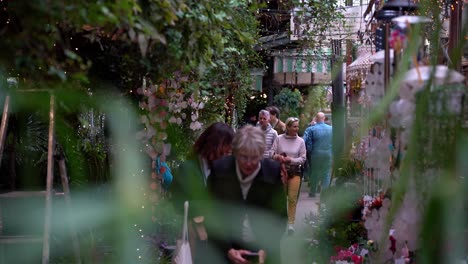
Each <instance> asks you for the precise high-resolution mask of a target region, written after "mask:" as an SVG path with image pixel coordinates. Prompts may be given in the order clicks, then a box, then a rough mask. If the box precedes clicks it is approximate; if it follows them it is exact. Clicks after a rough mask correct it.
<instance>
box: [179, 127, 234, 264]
mask: <svg viewBox="0 0 468 264" xmlns="http://www.w3.org/2000/svg"><path fill="white" fill-rule="evenodd" d="M233 138H234V130H233V129H232V128H231V127H230V126H229V125H227V124H226V123H222V122H216V123H213V124H212V125H210V126H209V127H208V128H206V129H205V131H203V132H202V133H201V134H200V136H199V137H198V138H197V140H196V141H195V144H194V145H193V148H192V151H191V153H190V154H189V156H188V159H187V160H186V161H184V162H183V163H182V164H181V165H180V166H179V168H177V169H176V170H174V175H175V177H174V180H173V186H172V188H171V189H172V194H173V195H172V200H173V205H174V207H175V208H176V209H180V210H182V209H183V204H184V201H189V203H190V210H189V238H190V247H191V250H192V257H193V261H194V263H195V264H196V263H206V262H205V259H204V257H205V255H206V251H207V242H206V240H207V237H206V234H204V233H203V232H204V231H205V230H204V229H202V228H203V221H204V215H205V206H206V205H205V203H206V200H207V199H208V192H207V190H206V185H207V180H208V178H209V176H210V174H211V170H212V166H213V162H214V161H215V160H217V159H219V158H221V157H223V156H226V155H230V154H231V152H232V147H231V144H232V140H233ZM180 213H183V212H182V211H180ZM197 231H198V232H197Z"/></svg>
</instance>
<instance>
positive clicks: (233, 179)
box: [206, 156, 287, 263]
mask: <svg viewBox="0 0 468 264" xmlns="http://www.w3.org/2000/svg"><path fill="white" fill-rule="evenodd" d="M207 187H208V191H209V193H210V194H212V199H213V200H212V203H209V206H211V209H212V211H211V213H212V214H211V215H210V217H207V219H206V221H207V228H208V233H209V236H210V241H211V242H214V243H215V244H216V247H217V248H218V249H219V250H220V252H221V253H222V254H224V257H225V256H226V254H227V252H228V250H229V249H230V248H235V249H241V248H242V249H249V250H257V249H264V250H266V253H267V256H268V257H267V263H279V262H280V256H279V252H280V248H279V247H280V240H281V237H282V235H283V233H284V230H285V226H286V222H287V220H286V219H287V207H286V195H285V191H284V186H283V184H282V182H281V175H280V163H279V162H277V161H274V160H271V159H263V160H262V161H261V169H260V171H259V172H258V174H257V176H256V177H255V179H254V180H253V182H252V185H251V187H250V190H249V192H248V195H247V198H246V200H244V199H243V196H242V191H241V187H240V183H239V179H238V177H237V174H236V165H235V158H234V157H233V156H228V157H225V158H222V159H219V160H217V161H215V162H214V163H213V168H212V171H211V175H210V177H209V178H208V186H207ZM246 213H247V214H248V216H249V221H250V225H251V228H252V231H253V234H254V237H255V238H256V241H255V243H248V244H246V243H243V242H242V222H243V220H244V217H245V214H246Z"/></svg>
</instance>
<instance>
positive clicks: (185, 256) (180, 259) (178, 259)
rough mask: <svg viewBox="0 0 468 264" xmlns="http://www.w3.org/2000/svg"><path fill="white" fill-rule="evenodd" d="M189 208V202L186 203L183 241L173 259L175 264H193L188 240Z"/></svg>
mask: <svg viewBox="0 0 468 264" xmlns="http://www.w3.org/2000/svg"><path fill="white" fill-rule="evenodd" d="M188 208H189V202H188V201H185V203H184V225H183V227H182V241H180V243H179V241H178V243H177V250H176V254H175V256H174V259H173V263H175V264H192V263H193V262H192V252H191V251H190V244H189V239H188Z"/></svg>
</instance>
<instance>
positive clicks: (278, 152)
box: [270, 117, 307, 234]
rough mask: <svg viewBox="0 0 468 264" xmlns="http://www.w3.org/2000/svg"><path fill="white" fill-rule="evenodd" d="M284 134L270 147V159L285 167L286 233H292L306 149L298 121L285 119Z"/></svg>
mask: <svg viewBox="0 0 468 264" xmlns="http://www.w3.org/2000/svg"><path fill="white" fill-rule="evenodd" d="M285 123H286V132H285V133H284V134H282V135H279V136H278V137H277V138H276V139H275V141H274V143H273V146H272V147H271V151H270V153H272V158H273V159H275V160H278V161H280V162H281V163H282V164H284V166H285V167H286V171H287V174H288V178H287V181H286V187H287V188H286V190H287V196H288V228H287V230H288V233H289V234H292V233H294V222H295V220H296V206H297V200H298V197H299V189H300V186H301V179H302V176H301V175H302V166H304V163H305V161H306V153H307V152H306V147H305V143H304V140H303V139H302V138H301V137H299V136H298V134H297V132H298V131H299V119H298V118H296V117H289V118H288V119H286V122H285Z"/></svg>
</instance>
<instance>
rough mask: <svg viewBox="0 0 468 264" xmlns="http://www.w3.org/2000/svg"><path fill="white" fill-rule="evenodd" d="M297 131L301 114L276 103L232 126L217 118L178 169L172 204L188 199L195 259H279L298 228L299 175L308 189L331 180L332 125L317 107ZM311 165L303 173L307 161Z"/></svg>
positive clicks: (244, 263) (244, 262) (312, 193)
mask: <svg viewBox="0 0 468 264" xmlns="http://www.w3.org/2000/svg"><path fill="white" fill-rule="evenodd" d="M314 119H315V124H313V125H310V126H309V127H308V128H307V129H306V130H305V131H304V134H303V137H300V136H299V133H298V132H299V118H297V117H288V118H287V119H286V121H285V122H282V121H281V120H280V111H279V109H278V108H277V107H275V106H270V107H267V108H266V109H262V110H260V111H259V113H258V121H257V123H256V124H246V125H244V126H242V127H241V128H239V129H237V130H236V131H234V129H232V128H231V127H230V126H228V125H227V124H225V123H221V122H217V123H214V124H212V125H211V126H209V127H208V128H206V130H205V131H204V132H203V133H201V135H200V136H199V137H198V139H197V140H196V142H195V144H194V146H193V151H192V153H191V155H190V156H189V158H188V159H187V160H186V161H185V162H184V163H183V164H182V165H181V166H180V167H179V168H178V169H176V170H175V173H174V175H175V176H174V181H173V186H172V187H171V191H172V193H173V196H172V197H173V201H174V206H175V207H176V208H183V205H182V204H183V201H186V200H187V201H189V203H190V211H189V212H190V214H189V219H190V221H189V222H190V225H189V230H190V231H191V232H190V233H191V235H190V244H191V248H192V258H193V263H236V264H249V263H280V262H281V257H280V252H281V250H280V241H281V238H282V236H283V235H284V234H285V233H286V234H287V235H292V234H294V231H295V230H294V223H295V218H296V207H297V203H298V198H299V193H300V188H301V183H302V180H303V179H304V178H305V179H308V181H309V182H310V183H309V184H310V192H309V196H311V197H314V196H315V195H316V192H317V191H318V190H319V189H318V186H319V185H320V189H321V190H323V189H325V188H327V187H328V186H329V185H330V170H331V153H332V150H331V146H332V127H331V126H330V125H328V124H326V123H325V115H324V113H322V112H319V113H317V114H316V116H315V118H314ZM306 166H307V167H308V168H309V169H308V170H307V171H308V172H307V173H306V175H304V167H306Z"/></svg>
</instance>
